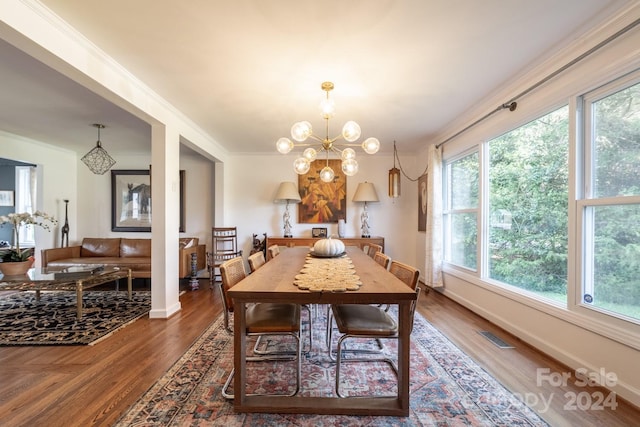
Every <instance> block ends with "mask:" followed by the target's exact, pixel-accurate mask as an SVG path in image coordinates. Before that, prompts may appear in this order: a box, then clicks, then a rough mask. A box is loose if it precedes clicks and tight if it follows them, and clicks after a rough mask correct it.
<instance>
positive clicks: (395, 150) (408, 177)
mask: <svg viewBox="0 0 640 427" xmlns="http://www.w3.org/2000/svg"><path fill="white" fill-rule="evenodd" d="M396 160H397V161H398V166H399V168H400V172H402V175H404V177H405V178H407V179H408V180H409V181H412V182H416V181H418V180H419V179H420V177H421V176H423V175H424V174H425V173H427V171H428V170H429V163H427V166H425V168H424V171H423V172H422V173H421V174H420V175H418V177H417V178H415V179H414V178H411V177H410V176H409V175H407V173H406V172H405V171H404V169H403V168H402V163H400V157H398V150H397V149H396V141H395V140H394V141H393V166H394V167H395V163H396Z"/></svg>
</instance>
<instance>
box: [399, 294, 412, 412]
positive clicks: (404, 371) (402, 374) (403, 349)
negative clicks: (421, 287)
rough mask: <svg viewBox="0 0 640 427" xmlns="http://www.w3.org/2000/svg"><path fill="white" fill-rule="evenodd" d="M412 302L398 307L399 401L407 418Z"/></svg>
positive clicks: (403, 303) (406, 302)
mask: <svg viewBox="0 0 640 427" xmlns="http://www.w3.org/2000/svg"><path fill="white" fill-rule="evenodd" d="M410 304H411V301H405V302H402V303H400V304H399V307H398V312H399V313H398V321H399V322H398V323H399V324H398V401H399V404H400V408H401V409H402V411H403V413H404V415H405V416H407V415H409V370H410V369H409V368H410V366H409V365H410V359H411V316H410Z"/></svg>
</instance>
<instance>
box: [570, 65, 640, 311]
mask: <svg viewBox="0 0 640 427" xmlns="http://www.w3.org/2000/svg"><path fill="white" fill-rule="evenodd" d="M639 80H640V76H638V73H636V75H635V76H627V77H625V78H624V79H622V80H620V81H616V82H614V83H612V84H610V85H608V86H605V87H602V88H600V89H598V90H595V91H593V92H591V93H589V94H587V95H585V96H584V97H583V102H582V111H583V114H584V124H585V127H584V152H585V162H584V185H583V190H582V192H583V197H582V198H580V200H579V206H580V208H581V209H580V210H579V212H580V214H581V215H582V217H581V224H582V225H583V226H582V230H581V231H582V247H583V248H584V249H583V251H584V254H583V257H582V258H583V260H584V261H583V262H584V265H583V266H582V267H583V268H582V271H583V272H584V274H583V279H582V282H583V283H582V292H581V303H582V304H583V305H585V306H587V307H592V308H597V309H599V310H604V311H607V312H609V313H612V314H614V315H616V316H621V317H625V318H632V319H640V83H638V81H639Z"/></svg>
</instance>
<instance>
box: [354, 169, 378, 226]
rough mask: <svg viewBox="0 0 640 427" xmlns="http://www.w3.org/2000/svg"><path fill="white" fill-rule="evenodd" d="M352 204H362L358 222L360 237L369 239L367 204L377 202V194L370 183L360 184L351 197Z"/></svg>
mask: <svg viewBox="0 0 640 427" xmlns="http://www.w3.org/2000/svg"><path fill="white" fill-rule="evenodd" d="M353 201H354V202H364V210H363V211H362V215H360V222H361V223H362V226H361V228H360V229H361V230H362V237H371V235H370V234H369V213H368V212H367V202H377V201H379V200H378V193H376V189H375V187H374V186H373V184H372V183H371V182H366V181H365V182H361V183H360V184H358V188H356V193H355V194H354V195H353Z"/></svg>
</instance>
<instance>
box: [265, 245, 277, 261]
mask: <svg viewBox="0 0 640 427" xmlns="http://www.w3.org/2000/svg"><path fill="white" fill-rule="evenodd" d="M278 255H280V246H278V245H271V246H269V247H268V248H267V260H270V259H273V258H275V257H277V256H278Z"/></svg>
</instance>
